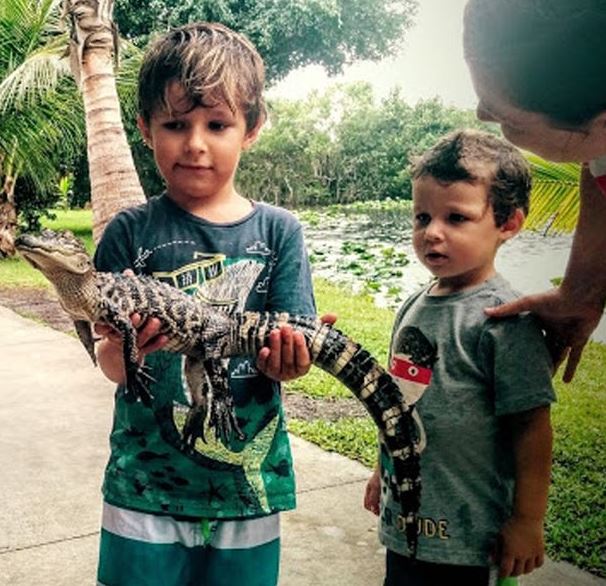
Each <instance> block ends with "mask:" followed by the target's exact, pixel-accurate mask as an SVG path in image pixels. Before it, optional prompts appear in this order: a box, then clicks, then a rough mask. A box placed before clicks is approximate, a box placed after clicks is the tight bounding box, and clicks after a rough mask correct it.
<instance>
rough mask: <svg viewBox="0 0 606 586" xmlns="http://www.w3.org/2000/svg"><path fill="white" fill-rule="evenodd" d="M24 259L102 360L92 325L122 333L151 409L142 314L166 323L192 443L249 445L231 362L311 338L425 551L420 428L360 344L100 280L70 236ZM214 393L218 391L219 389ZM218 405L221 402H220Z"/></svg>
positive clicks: (35, 244) (118, 280)
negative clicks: (273, 335) (375, 448)
mask: <svg viewBox="0 0 606 586" xmlns="http://www.w3.org/2000/svg"><path fill="white" fill-rule="evenodd" d="M16 247H17V250H18V251H19V252H20V253H21V255H22V256H23V257H25V259H26V260H28V261H29V262H30V263H31V264H32V265H33V266H34V267H36V268H37V269H39V270H40V271H42V272H43V273H44V275H45V276H46V277H47V278H48V279H49V280H50V281H51V283H52V284H53V285H54V287H55V289H56V290H57V293H58V295H59V299H60V302H61V305H62V306H63V308H64V309H65V310H66V311H67V313H69V314H70V316H71V317H72V318H73V319H74V323H75V325H76V331H77V332H78V335H79V337H80V339H81V341H82V343H83V344H84V346H85V347H86V349H87V351H88V352H89V354H90V356H91V358H92V359H93V361H94V360H95V352H94V340H93V335H92V323H94V322H98V321H103V322H106V323H108V324H110V325H111V326H112V327H114V328H115V329H116V330H117V331H118V332H120V333H121V334H122V338H123V341H124V364H125V367H126V388H127V393H128V394H127V398H130V399H131V400H133V401H135V400H140V401H142V402H143V403H144V404H146V405H148V406H149V405H151V402H152V397H151V395H150V391H149V383H150V382H151V378H150V376H149V375H148V373H147V371H146V369H145V367H144V366H140V365H139V364H138V362H137V347H136V331H135V329H134V328H133V325H132V323H131V320H130V316H131V315H132V314H133V313H139V314H140V315H142V316H146V317H156V318H158V319H159V320H160V321H161V323H162V324H163V325H162V333H164V334H165V335H166V336H167V337H168V339H169V342H168V344H167V345H166V346H165V347H164V348H163V350H165V351H168V352H175V353H180V354H184V355H185V356H186V359H185V378H186V380H187V384H188V387H189V391H190V393H191V397H192V402H193V404H192V406H191V409H190V413H189V415H188V418H187V422H186V425H185V430H184V436H185V440H186V442H187V443H188V444H189V445H190V446H193V445H194V444H195V442H196V440H197V439H198V438H202V439H204V436H203V429H204V422H205V421H206V420H207V418H208V425H209V427H211V428H214V429H215V433H216V435H217V437H228V436H229V435H230V434H231V433H236V434H238V435H240V436H242V435H243V434H242V432H241V430H240V429H239V427H238V424H237V422H236V417H235V413H234V405H233V399H232V396H231V394H230V392H229V387H228V379H227V373H226V372H225V370H224V369H223V367H222V366H221V360H220V359H222V358H228V357H231V356H244V355H253V356H254V355H256V354H257V353H258V352H259V350H260V349H261V348H262V347H263V346H265V345H267V343H268V336H269V333H270V332H271V331H272V330H273V329H275V328H277V327H280V326H281V325H284V324H288V325H290V326H292V327H293V329H294V330H296V331H300V332H302V333H303V335H304V337H305V340H306V342H307V347H308V350H309V353H310V357H311V360H312V362H313V364H315V365H316V366H318V367H319V368H321V369H323V370H325V371H326V372H328V373H329V374H331V375H332V376H334V377H335V378H337V379H338V380H339V381H341V382H342V383H343V384H344V385H345V386H346V387H347V388H348V389H349V390H351V391H352V392H353V394H354V395H355V396H356V397H357V398H358V399H359V400H360V401H361V402H362V404H363V405H364V406H365V408H366V409H367V411H368V412H369V414H370V415H371V417H372V418H373V420H374V422H375V424H376V425H377V427H378V429H379V431H380V433H381V438H382V441H383V442H384V444H385V445H386V447H387V449H388V450H389V452H390V454H391V456H392V458H393V462H394V478H393V482H392V490H393V491H394V493H395V497H396V499H397V501H398V502H399V503H400V505H401V508H402V518H401V520H400V522H401V523H402V525H403V526H404V527H405V530H406V535H407V539H408V544H409V547H410V549H411V551H412V553H414V551H415V548H416V535H417V524H416V513H417V511H418V508H419V495H420V478H419V453H418V438H417V432H416V426H415V423H414V420H413V417H412V408H411V407H409V406H408V405H406V403H405V402H404V400H403V397H402V394H401V392H400V390H399V388H398V385H397V384H396V383H395V382H394V381H393V379H392V378H391V376H390V375H389V373H388V372H387V371H386V370H385V369H383V368H382V367H381V366H380V365H379V363H378V362H377V360H376V359H375V358H374V357H373V356H371V355H370V354H369V353H368V352H367V351H366V350H364V349H363V348H362V347H361V346H360V345H359V344H357V343H356V342H354V341H353V340H351V339H350V338H349V337H347V336H345V335H344V334H343V333H342V332H340V331H339V330H337V329H335V328H333V327H332V326H331V325H328V324H324V323H322V322H321V321H319V320H318V319H316V318H313V317H309V316H300V315H289V314H287V313H254V312H243V313H236V314H234V315H227V314H226V313H224V312H221V311H219V310H217V309H215V308H213V307H212V306H211V305H208V304H205V303H203V302H201V301H199V300H197V299H194V298H192V297H190V296H189V295H187V294H185V293H183V292H181V291H179V290H177V289H175V288H173V287H171V286H169V285H167V284H165V283H161V282H159V281H157V280H155V279H153V278H151V277H148V276H137V277H135V276H125V275H120V274H112V273H101V272H96V271H95V270H94V268H93V265H92V261H91V259H90V257H89V256H88V254H87V253H86V251H85V249H84V247H83V246H82V244H81V243H80V242H79V241H78V240H77V239H76V238H75V237H74V236H73V235H72V234H70V233H69V232H64V233H61V234H58V233H55V232H51V231H50V230H46V231H44V232H43V233H42V234H41V235H40V236H34V235H31V234H24V235H22V236H20V237H19V238H18V239H17V241H16ZM209 381H210V385H211V386H212V388H210V386H209ZM210 397H212V399H210Z"/></svg>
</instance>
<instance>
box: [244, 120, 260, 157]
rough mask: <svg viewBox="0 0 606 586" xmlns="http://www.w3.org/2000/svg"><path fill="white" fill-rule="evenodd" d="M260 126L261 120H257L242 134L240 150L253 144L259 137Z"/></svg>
mask: <svg viewBox="0 0 606 586" xmlns="http://www.w3.org/2000/svg"><path fill="white" fill-rule="evenodd" d="M262 127H263V121H262V120H259V122H257V125H256V126H255V127H254V128H252V129H251V130H249V131H248V132H247V133H246V135H245V136H244V141H243V142H242V150H246V149H248V148H250V147H251V146H252V145H253V144H255V141H256V140H257V138H259V133H260V132H261V128H262Z"/></svg>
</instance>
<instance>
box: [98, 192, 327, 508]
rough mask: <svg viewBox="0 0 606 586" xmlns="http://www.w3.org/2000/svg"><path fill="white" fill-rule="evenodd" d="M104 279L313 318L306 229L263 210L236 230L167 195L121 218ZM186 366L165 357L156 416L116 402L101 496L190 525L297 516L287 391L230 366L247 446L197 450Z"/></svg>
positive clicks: (154, 371)
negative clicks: (132, 276) (139, 281)
mask: <svg viewBox="0 0 606 586" xmlns="http://www.w3.org/2000/svg"><path fill="white" fill-rule="evenodd" d="M95 264H96V267H97V269H98V270H100V271H111V272H121V271H123V270H124V269H126V268H131V269H133V270H134V271H135V273H137V274H147V275H152V276H154V277H155V278H157V279H159V280H161V281H164V282H166V283H169V284H171V285H172V286H174V287H177V288H179V289H181V290H182V291H185V292H186V293H188V294H190V295H192V296H194V297H198V298H200V299H202V300H204V302H206V303H211V304H215V305H218V306H219V307H220V308H221V309H222V310H224V311H233V310H236V311H242V310H250V311H288V312H290V313H299V314H304V315H314V314H315V303H314V298H313V292H312V285H311V275H310V267H309V263H308V259H307V253H306V249H305V246H304V242H303V235H302V229H301V226H300V224H299V222H298V221H297V220H296V218H295V217H294V216H293V215H292V214H290V213H289V212H287V211H285V210H282V209H280V208H276V207H273V206H270V205H267V204H262V203H254V205H253V209H252V211H251V213H250V214H248V215H247V216H246V217H244V218H242V219H241V220H239V221H237V222H234V223H229V224H216V223H211V222H207V221H205V220H203V219H201V218H198V217H196V216H193V215H191V214H189V213H188V212H186V211H184V210H183V209H181V208H180V207H178V206H177V205H175V204H174V203H173V202H172V201H171V200H170V199H169V198H168V197H167V196H166V195H162V196H160V197H156V198H152V199H150V200H149V201H148V202H147V203H146V204H144V205H141V206H139V207H137V208H133V209H129V210H126V211H124V212H121V213H120V214H118V215H117V216H116V217H115V218H114V219H113V220H112V222H111V223H110V224H109V225H108V226H107V228H106V230H105V233H104V235H103V238H102V240H101V242H100V244H99V247H98V249H97V253H96V256H95ZM183 362H184V358H183V356H181V355H177V354H171V353H168V352H162V351H160V352H156V353H154V354H152V355H150V356H148V357H147V358H146V365H147V366H149V367H150V368H151V376H152V377H153V378H154V379H155V381H156V382H154V383H152V386H151V391H152V394H153V397H154V399H153V404H152V408H148V407H146V406H144V405H143V404H141V403H139V402H137V403H131V402H127V401H125V400H124V389H123V388H121V387H118V389H117V391H116V397H115V411H114V422H113V428H112V431H111V435H110V448H111V453H110V459H109V462H108V464H107V467H106V471H105V479H104V483H103V494H104V497H105V499H106V500H107V501H108V502H110V503H112V504H114V505H117V506H120V507H125V508H130V509H136V510H141V511H146V512H151V513H160V514H161V513H165V514H172V515H183V516H188V517H206V518H243V517H254V516H259V515H264V514H268V513H270V512H275V511H280V510H287V509H291V508H293V507H294V506H295V484H294V473H293V467H292V456H291V451H290V444H289V440H288V435H287V431H286V425H285V421H284V414H283V411H282V404H281V399H280V385H279V384H278V383H276V382H274V381H271V380H270V379H268V378H266V377H265V376H263V375H262V374H260V373H259V372H258V371H257V369H256V368H255V362H256V356H250V357H242V358H234V359H230V360H229V363H228V364H227V361H226V366H228V370H229V385H230V390H231V393H232V394H233V397H234V401H235V405H236V416H237V418H238V422H239V425H240V427H241V429H242V431H243V432H244V434H245V438H244V439H243V440H239V439H238V438H237V437H236V436H235V435H234V436H233V437H232V438H230V439H229V440H228V441H226V442H223V441H221V440H218V439H216V438H215V434H214V430H206V433H205V437H206V440H207V441H206V443H205V442H203V441H202V440H200V439H199V440H197V442H196V444H195V448H194V449H193V450H191V449H186V448H185V447H184V444H183V441H182V430H183V424H184V421H185V416H186V414H187V412H188V409H189V405H190V397H189V393H188V390H187V387H186V385H185V383H184V380H183Z"/></svg>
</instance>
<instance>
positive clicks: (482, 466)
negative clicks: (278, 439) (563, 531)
mask: <svg viewBox="0 0 606 586" xmlns="http://www.w3.org/2000/svg"><path fill="white" fill-rule="evenodd" d="M412 176H413V203H414V227H413V246H414V249H415V253H416V254H417V256H418V257H419V259H420V261H421V262H422V263H423V264H424V265H425V266H426V267H427V268H428V269H429V270H430V271H431V273H432V274H433V275H434V276H435V277H436V278H435V280H433V281H432V282H431V283H430V284H429V285H428V286H426V287H424V288H423V289H421V290H420V291H419V292H417V293H416V294H414V295H412V296H411V297H410V298H409V299H408V300H407V301H406V302H405V303H404V305H403V306H402V307H401V309H400V310H399V312H398V314H397V316H396V321H395V326H394V329H393V334H392V340H391V349H390V370H391V373H392V374H393V375H394V377H396V379H397V380H398V383H399V384H400V387H401V389H402V392H403V394H404V395H405V397H406V399H407V401H408V402H409V403H416V406H417V410H418V411H417V416H418V424H419V438H420V449H421V450H422V454H421V475H422V482H423V489H422V494H421V510H420V518H419V544H418V552H417V560H416V561H415V562H412V561H411V560H410V559H409V558H408V557H407V553H408V550H407V547H406V540H405V537H404V535H403V533H401V532H400V529H399V526H398V517H397V507H395V506H394V503H393V502H392V500H391V496H390V493H391V491H389V490H387V487H388V484H389V482H390V473H389V470H390V462H389V458H388V455H387V453H386V452H385V450H381V457H380V470H381V472H379V470H378V469H377V470H376V471H375V473H374V474H373V476H372V477H371V479H370V481H369V482H368V485H367V487H366V495H365V500H364V504H365V507H366V508H367V509H369V510H371V511H373V512H375V513H376V514H379V500H380V519H381V521H380V539H381V542H382V543H383V544H384V545H385V546H386V547H387V562H386V578H385V586H403V585H406V586H437V585H444V584H455V583H462V584H466V585H467V586H475V585H477V586H487V585H488V584H493V583H496V578H497V576H496V574H497V572H498V574H499V576H500V577H501V578H504V577H506V576H518V575H520V574H524V573H528V572H531V571H532V570H533V569H534V568H536V567H539V566H540V565H541V564H542V562H543V555H544V546H543V518H544V515H545V509H546V503H547V492H548V486H549V479H550V467H551V441H552V438H551V425H550V418H549V405H550V403H551V402H552V401H554V400H555V395H554V392H553V388H552V384H551V376H552V363H551V360H550V357H549V354H548V352H547V349H546V347H545V344H544V340H543V335H542V332H541V330H540V328H539V327H538V325H537V324H536V323H535V322H534V321H533V319H532V318H531V317H530V316H519V317H516V318H513V319H507V320H492V319H489V318H487V317H486V315H485V313H484V308H485V307H487V306H492V305H498V304H501V303H504V302H507V301H509V300H511V299H513V298H514V297H515V296H516V294H515V293H514V291H513V290H512V289H511V287H510V285H509V284H508V283H507V281H505V279H503V277H501V276H500V275H499V274H497V273H496V271H495V265H494V261H495V256H496V254H497V251H498V249H499V247H500V246H501V245H502V244H503V243H504V242H506V241H507V240H509V239H510V238H512V237H513V236H515V235H516V234H517V233H518V232H519V231H520V229H521V227H522V224H523V221H524V217H525V214H526V213H527V212H528V198H529V192H530V183H531V181H530V173H529V169H528V165H527V163H526V162H525V160H524V158H523V157H522V156H521V154H520V153H519V152H518V151H517V150H516V149H515V148H514V147H512V146H511V145H509V144H508V143H505V142H504V141H502V140H500V139H499V138H496V137H494V136H492V135H490V134H487V133H482V132H476V131H471V130H463V131H459V132H455V133H453V134H450V135H448V136H446V137H444V138H443V139H442V140H440V141H439V142H438V143H437V144H436V145H435V146H434V147H433V148H431V149H430V150H429V151H428V152H426V153H425V154H424V155H423V156H422V157H421V158H420V159H419V160H418V161H417V162H416V163H415V165H414V168H413V175H412ZM379 497H380V498H379ZM512 580H514V583H515V579H512Z"/></svg>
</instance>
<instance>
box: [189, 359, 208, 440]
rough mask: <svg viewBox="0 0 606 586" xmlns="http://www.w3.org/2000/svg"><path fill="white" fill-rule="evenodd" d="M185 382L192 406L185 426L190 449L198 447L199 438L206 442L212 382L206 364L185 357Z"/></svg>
mask: <svg viewBox="0 0 606 586" xmlns="http://www.w3.org/2000/svg"><path fill="white" fill-rule="evenodd" d="M183 370H184V374H185V381H186V382H187V387H188V389H189V394H190V395H191V400H192V404H191V407H190V409H189V413H188V414H187V418H186V419H185V425H184V426H183V441H184V442H185V444H186V445H188V446H189V447H190V448H193V447H194V446H195V445H196V440H197V439H198V438H200V439H202V441H204V442H205V441H206V439H205V437H204V422H205V421H206V416H207V414H208V403H209V395H210V392H211V390H210V381H209V380H208V374H207V372H206V368H205V367H204V362H203V361H202V360H200V359H198V358H192V357H191V356H186V357H185V366H184V369H183Z"/></svg>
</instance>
